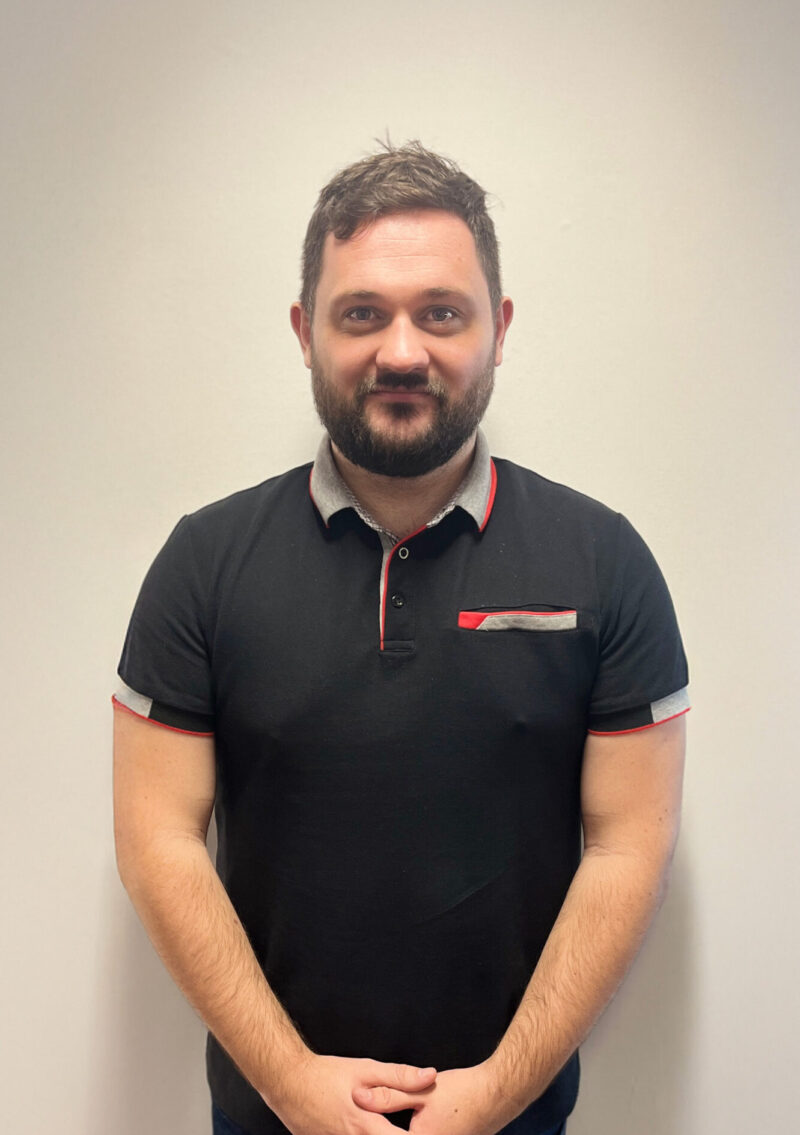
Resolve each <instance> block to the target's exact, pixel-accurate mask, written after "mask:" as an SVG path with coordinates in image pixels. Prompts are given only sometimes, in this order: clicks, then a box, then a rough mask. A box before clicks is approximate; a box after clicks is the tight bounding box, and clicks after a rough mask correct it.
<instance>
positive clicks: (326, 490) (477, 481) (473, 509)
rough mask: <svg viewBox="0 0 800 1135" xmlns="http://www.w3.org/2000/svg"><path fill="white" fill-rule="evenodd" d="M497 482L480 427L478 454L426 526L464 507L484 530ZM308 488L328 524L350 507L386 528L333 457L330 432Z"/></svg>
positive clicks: (377, 527)
mask: <svg viewBox="0 0 800 1135" xmlns="http://www.w3.org/2000/svg"><path fill="white" fill-rule="evenodd" d="M496 483H497V474H496V471H495V467H494V462H493V461H492V459H491V456H490V455H489V445H488V443H487V441H486V437H485V436H484V433H483V431H482V430H478V434H477V438H476V441H475V454H474V456H473V458H472V464H471V465H470V467H469V470H468V472H467V475H466V476H465V477H464V480H463V481H462V482H461V484H460V485H459V487H458V489H457V490H456V492H455V493H454V494H453V496H452V497H451V499H450V500H449V501H448V503H447V504H446V505H445V506H444V508H443V509H441V510H440V511H439V512H438V513H437V514H436V516H434V518H433V519H432V520H430V521H428V524H427V527H428V528H433V527H434V525H436V524H438V523H439V522H440V521H441V520H443V519H444V518H445V516H447V515H448V514H449V513H451V512H452V511H453V509H454V508H461V509H463V510H464V512H466V513H467V514H468V515H469V516H471V517H472V519H473V520H474V521H475V524H476V525H477V527H478V529H479V531H481V532H482V531H483V529H484V528H485V527H486V523H487V521H488V520H489V515H490V513H491V511H492V505H493V503H494V494H495V486H496ZM309 490H310V493H311V500H312V501H313V502H314V505H315V506H316V508H317V511H318V512H319V514H320V516H321V517H322V519H323V520H324V521H325V525H326V527H329V526H330V520H331V517H332V516H333V515H334V514H335V513H337V512H341V511H342V510H343V509H348V508H349V509H352V510H353V511H355V512H356V513H358V515H359V516H360V517H361V519H362V520H363V521H364V523H365V524H368V525H369V527H370V528H374V529H375V531H376V532H381V531H383V529H381V527H380V525H379V524H378V523H377V522H376V521H375V520H373V519H372V517H371V516H370V515H369V513H367V512H366V511H365V509H364V508H363V507H362V506H361V504H359V502H358V500H357V499H356V498H355V496H354V495H353V493H351V491H350V489H349V488H348V487H347V485H346V484H345V482H344V479H343V478H342V475H341V473H340V472H339V470H338V469H337V467H336V462H335V461H334V459H333V454H332V452H331V444H330V438H329V437H328V435H327V434H325V435H324V436H323V438H322V441H321V442H320V445H319V449H318V450H317V456H316V459H315V461H314V465H313V468H312V470H311V478H310V481H309ZM389 535H391V533H389Z"/></svg>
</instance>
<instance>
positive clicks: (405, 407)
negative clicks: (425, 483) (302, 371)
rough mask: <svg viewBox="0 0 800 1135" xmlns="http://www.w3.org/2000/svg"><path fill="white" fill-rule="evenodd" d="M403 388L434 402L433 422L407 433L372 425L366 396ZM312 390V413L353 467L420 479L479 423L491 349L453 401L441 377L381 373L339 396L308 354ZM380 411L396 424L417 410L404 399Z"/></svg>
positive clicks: (490, 376)
mask: <svg viewBox="0 0 800 1135" xmlns="http://www.w3.org/2000/svg"><path fill="white" fill-rule="evenodd" d="M377 386H380V389H381V390H389V389H392V388H393V387H402V388H403V389H405V390H410V391H413V390H418V391H424V392H425V393H426V394H428V395H429V396H430V397H431V398H432V399H433V401H434V406H433V410H434V415H433V420H432V421H431V423H430V425H429V426H428V428H427V429H425V430H423V431H422V432H421V433H418V434H415V435H414V436H412V437H409V438H404V437H392V436H389V435H388V434H385V433H383V432H381V431H379V430H376V429H374V428H373V427H372V426H371V425H370V423H369V421H368V419H367V415H366V402H367V398H368V397H369V395H370V394H371V393H372V392H373V390H375V388H376V387H377ZM311 388H312V391H313V395H314V405H315V406H316V408H317V414H318V415H319V419H320V421H321V422H322V424H323V426H324V427H325V429H326V430H327V431H328V433H329V434H330V437H331V440H332V441H333V442H334V444H335V445H336V446H337V448H338V449H339V450H341V452H342V453H343V454H344V456H345V457H346V458H347V460H348V461H351V462H352V463H353V465H358V466H359V467H360V468H362V469H366V470H368V471H369V472H370V473H379V474H381V475H382V476H384V477H422V476H424V474H425V473H430V472H431V470H432V469H438V468H439V467H440V466H442V465H445V464H446V463H447V462H448V461H449V460H450V458H451V457H454V456H455V455H456V453H458V451H459V449H461V447H462V446H463V445H464V444H465V443H466V442H467V441H468V440H469V438H470V437H472V435H473V434H474V433H475V430H476V429H477V428H478V426H479V425H480V422H481V419H482V418H483V415H484V414H485V412H486V407H487V406H488V405H489V400H490V398H491V396H492V390H493V388H494V348H493V349H492V354H491V356H490V357H489V360H488V361H487V364H486V366H485V367H484V370H483V371H482V373H481V374H480V375H479V376H478V378H476V379H475V381H474V382H473V383H472V385H471V386H470V387H469V389H468V390H466V391H465V392H464V394H463V395H462V396H461V398H459V399H458V400H457V401H455V400H454V399H453V398H451V396H450V394H449V393H448V391H447V387H446V386H445V384H444V383H443V382H442V381H441V379H437V378H430V379H426V378H423V377H421V376H419V375H409V374H382V375H381V377H380V382H378V379H377V378H374V379H369V378H367V379H363V380H362V381H361V382H360V383H359V385H358V387H357V388H356V390H355V393H354V394H353V395H352V397H351V398H344V397H342V396H341V395H340V394H339V393H338V392H337V391H336V389H335V388H334V386H333V384H332V383H331V382H330V380H329V379H328V378H327V376H326V375H325V374H324V373H323V371H322V369H321V368H320V366H319V362H318V360H317V358H316V357H315V355H314V354H313V353H312V356H311ZM383 412H384V413H385V414H387V416H388V415H391V417H392V419H393V420H394V421H395V422H397V423H398V424H399V423H402V422H410V421H412V419H413V418H414V417H415V416H416V414H417V413H418V412H419V409H418V407H417V406H414V405H412V404H410V403H408V402H396V403H394V404H392V403H386V404H385V405H384V407H383Z"/></svg>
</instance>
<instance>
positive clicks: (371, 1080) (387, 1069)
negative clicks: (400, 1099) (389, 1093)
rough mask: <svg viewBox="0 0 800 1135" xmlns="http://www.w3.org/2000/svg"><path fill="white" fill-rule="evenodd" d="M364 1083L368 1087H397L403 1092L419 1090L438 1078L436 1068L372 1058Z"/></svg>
mask: <svg viewBox="0 0 800 1135" xmlns="http://www.w3.org/2000/svg"><path fill="white" fill-rule="evenodd" d="M369 1064H370V1066H369V1068H368V1069H367V1074H366V1075H365V1076H364V1081H363V1082H364V1084H365V1085H366V1086H367V1087H368V1088H372V1087H384V1088H397V1089H399V1091H401V1092H418V1091H419V1090H420V1089H421V1088H428V1087H430V1085H431V1084H432V1083H434V1081H435V1080H436V1069H435V1068H415V1067H414V1066H413V1065H412V1064H382V1063H381V1062H380V1061H378V1060H370V1062H369Z"/></svg>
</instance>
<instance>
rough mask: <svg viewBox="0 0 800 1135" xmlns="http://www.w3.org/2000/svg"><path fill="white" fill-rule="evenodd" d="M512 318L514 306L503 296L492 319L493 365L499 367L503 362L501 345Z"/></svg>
mask: <svg viewBox="0 0 800 1135" xmlns="http://www.w3.org/2000/svg"><path fill="white" fill-rule="evenodd" d="M513 318H514V304H513V302H512V301H511V300H510V299H509V298H508V296H503V298H502V300H501V301H500V306H499V307H498V309H497V314H496V315H495V317H494V335H495V348H494V365H495V366H500V363H501V362H502V361H503V343H504V342H505V338H506V331H508V326H509V324H510V323H511V320H512V319H513Z"/></svg>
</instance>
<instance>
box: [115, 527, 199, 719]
mask: <svg viewBox="0 0 800 1135" xmlns="http://www.w3.org/2000/svg"><path fill="white" fill-rule="evenodd" d="M206 624H207V604H206V595H205V589H204V588H203V586H202V582H201V579H200V573H199V570H198V565H197V562H196V557H195V554H194V549H193V545H192V539H191V532H190V528H189V522H188V518H187V517H183V519H182V520H181V521H179V523H178V524H177V525H176V527H175V529H174V530H173V532H172V534H171V535H170V537H169V539H168V540H167V542H166V544H165V545H164V547H163V548H162V549H161V551H160V552H159V554H158V555H157V556H156V558H155V560H154V561H153V564H152V566H151V568H150V570H149V571H148V573H147V575H146V576H145V579H144V583H143V584H142V587H141V590H140V592H139V597H138V599H137V600H136V605H135V607H134V610H133V615H132V616H131V621H130V624H129V626H128V632H127V635H126V637H125V645H124V647H123V650H122V657H121V659H120V663H119V667H118V670H117V672H118V674H119V676H120V678H121V679H122V682H123V686H122V687H121V689H119V690H118V691H117V694H116V695H115V697H114V702H115V704H116V705H118V706H120V707H122V708H124V709H127V710H129V711H131V712H133V713H136V714H137V715H138V716H140V717H147V718H149V719H151V720H153V721H155V722H157V723H158V724H161V725H165V726H168V727H170V728H173V729H178V730H181V731H183V732H189V733H202V734H211V733H213V731H214V704H213V692H212V681H211V665H210V658H209V650H208V644H207V634H206Z"/></svg>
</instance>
